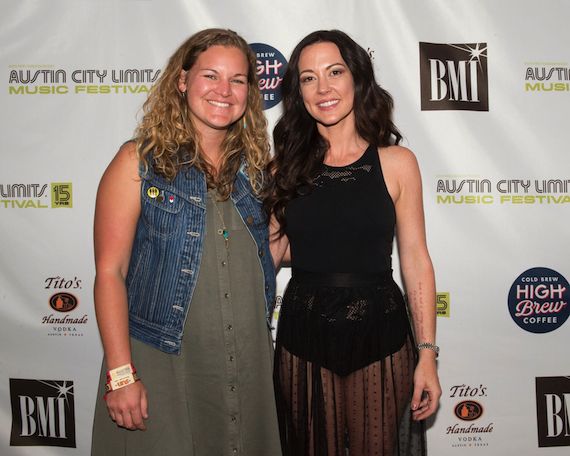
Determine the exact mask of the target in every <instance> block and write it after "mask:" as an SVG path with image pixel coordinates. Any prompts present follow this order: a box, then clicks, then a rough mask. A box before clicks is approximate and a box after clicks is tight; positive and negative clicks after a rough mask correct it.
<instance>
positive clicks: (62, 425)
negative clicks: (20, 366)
mask: <svg viewBox="0 0 570 456" xmlns="http://www.w3.org/2000/svg"><path fill="white" fill-rule="evenodd" d="M10 400H11V403H12V432H11V434H10V445H11V446H57V447H68V448H75V447H76V446H75V405H74V401H73V382H72V381H70V380H27V379H20V378H11V379H10Z"/></svg>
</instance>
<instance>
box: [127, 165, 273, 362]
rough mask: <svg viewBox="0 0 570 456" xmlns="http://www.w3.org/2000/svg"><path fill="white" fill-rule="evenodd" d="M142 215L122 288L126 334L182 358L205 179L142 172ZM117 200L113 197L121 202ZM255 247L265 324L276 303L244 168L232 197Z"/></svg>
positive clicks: (190, 173)
mask: <svg viewBox="0 0 570 456" xmlns="http://www.w3.org/2000/svg"><path fill="white" fill-rule="evenodd" d="M140 176H141V178H142V181H141V214H140V217H139V220H138V222H137V227H136V234H135V238H134V242H133V247H132V253H131V259H130V263H129V271H128V274H127V279H126V285H127V295H128V303H129V331H130V335H131V336H132V337H134V338H135V339H138V340H140V341H142V342H145V343H148V344H149V345H151V346H153V347H155V348H158V349H159V350H162V351H163V352H166V353H176V354H179V353H180V347H181V341H182V336H183V332H184V323H185V321H186V316H187V315H188V310H189V308H190V302H191V300H192V295H193V293H194V289H195V288H196V281H197V278H198V272H199V269H200V262H201V258H202V251H203V244H204V243H203V240H204V234H205V233H204V229H205V226H206V192H207V186H206V177H205V175H204V174H203V173H202V172H201V171H199V170H197V169H196V168H193V167H188V168H185V169H182V170H181V171H179V172H178V174H177V175H176V178H175V179H174V180H173V181H168V180H167V179H165V178H163V177H161V176H159V175H157V174H155V173H154V172H153V171H152V169H149V170H148V171H144V169H142V168H141V171H140ZM119 196H120V195H117V197H119ZM230 198H231V200H232V202H233V203H234V205H235V207H236V209H237V211H238V213H239V214H240V216H241V218H242V220H243V222H244V225H245V226H246V227H247V229H248V231H249V233H250V234H251V236H252V237H253V240H254V241H255V244H256V246H257V255H258V258H259V266H260V268H261V269H262V271H263V276H264V282H265V283H264V286H265V310H266V317H267V322H268V324H269V322H270V318H271V312H272V310H273V305H274V301H275V269H274V266H273V260H272V258H271V254H270V252H269V234H268V227H267V223H266V217H265V215H264V212H263V210H262V207H261V202H260V201H259V200H258V199H257V198H256V197H255V196H254V195H253V193H252V190H251V186H250V184H249V180H248V177H247V175H246V173H245V171H244V166H243V165H242V167H241V168H240V170H239V172H238V173H237V176H236V180H235V182H234V188H233V191H232V193H231V196H230Z"/></svg>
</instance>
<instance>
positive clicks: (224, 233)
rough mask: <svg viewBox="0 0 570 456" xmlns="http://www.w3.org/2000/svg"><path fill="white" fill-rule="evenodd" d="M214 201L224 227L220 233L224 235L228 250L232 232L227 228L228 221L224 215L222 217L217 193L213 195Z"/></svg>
mask: <svg viewBox="0 0 570 456" xmlns="http://www.w3.org/2000/svg"><path fill="white" fill-rule="evenodd" d="M212 202H213V203H214V207H215V208H216V212H217V213H218V217H219V219H220V222H222V229H221V230H218V234H219V235H221V236H223V237H224V242H225V244H226V250H227V249H228V248H229V245H230V232H229V231H228V229H227V228H226V223H225V222H224V217H222V213H221V212H220V209H219V208H218V204H217V203H216V195H212Z"/></svg>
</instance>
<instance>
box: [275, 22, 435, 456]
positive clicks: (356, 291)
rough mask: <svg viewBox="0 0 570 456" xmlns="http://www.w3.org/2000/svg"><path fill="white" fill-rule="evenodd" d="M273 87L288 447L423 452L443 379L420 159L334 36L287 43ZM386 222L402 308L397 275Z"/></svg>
mask: <svg viewBox="0 0 570 456" xmlns="http://www.w3.org/2000/svg"><path fill="white" fill-rule="evenodd" d="M282 94H283V102H284V112H283V115H282V117H281V118H280V120H279V121H278V123H277V125H276V127H275V129H274V142H275V156H274V159H273V161H272V163H271V164H270V169H271V175H272V180H271V182H270V186H269V187H270V188H269V191H268V194H267V197H266V199H265V206H266V209H267V210H268V212H269V214H270V215H271V217H272V232H273V235H272V238H271V249H272V254H273V257H274V261H275V264H276V265H279V264H280V263H281V261H282V259H283V258H285V259H290V262H291V266H292V278H291V281H290V282H289V284H288V286H287V289H286V291H285V294H284V297H283V302H282V305H281V311H280V315H279V326H278V331H277V343H276V355H275V370H274V379H275V382H276V397H277V410H278V415H279V419H280V430H281V442H282V448H283V451H284V454H285V455H290V456H293V455H295V456H300V455H311V456H324V455H326V456H345V455H346V454H350V455H351V456H366V455H384V456H388V455H389V456H394V455H398V456H410V455H413V456H417V455H424V454H425V452H426V448H425V430H424V426H423V422H422V421H421V420H423V419H425V418H427V417H428V416H430V415H431V414H433V413H434V412H435V410H436V409H437V406H438V401H439V397H440V396H441V388H440V385H439V380H438V376H437V370H436V356H437V354H438V351H439V349H438V347H437V346H436V345H435V285H434V273H433V267H432V263H431V260H430V257H429V253H428V250H427V247H426V239H425V228H424V215H423V207H422V206H423V204H422V191H421V178H420V173H419V169H418V165H417V162H416V159H415V157H414V155H413V153H412V152H411V151H410V150H408V149H406V148H404V147H401V146H399V145H398V143H399V142H400V140H401V138H402V137H401V135H400V133H399V132H398V130H397V129H396V127H395V126H394V124H393V122H392V108H393V103H392V98H391V96H390V95H389V94H388V93H387V92H386V91H385V90H384V89H382V88H381V87H380V86H379V85H378V84H377V83H376V81H375V77H374V71H373V67H372V63H371V60H370V57H369V55H368V54H367V52H366V51H365V50H364V49H363V48H362V47H360V46H359V45H358V44H356V43H355V42H354V41H353V40H352V39H351V38H350V37H349V36H347V35H346V34H345V33H343V32H340V31H337V30H332V31H318V32H314V33H311V34H310V35H308V36H307V37H305V38H304V39H303V40H302V41H301V42H300V43H299V44H298V45H297V46H296V47H295V49H294V51H293V53H292V55H291V59H290V60H289V66H288V69H287V72H286V74H285V76H284V80H283V85H282ZM395 231H396V234H397V240H398V252H399V258H400V264H401V270H402V277H403V280H404V285H405V288H406V290H407V296H408V306H409V309H407V307H408V306H406V303H405V301H404V298H403V296H402V293H401V291H400V289H399V287H398V286H397V285H396V283H395V282H394V281H393V279H392V269H391V253H392V244H393V239H394V234H395ZM408 310H409V311H410V313H411V316H412V321H413V330H412V325H411V324H410V321H409V317H408Z"/></svg>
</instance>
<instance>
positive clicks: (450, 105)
mask: <svg viewBox="0 0 570 456" xmlns="http://www.w3.org/2000/svg"><path fill="white" fill-rule="evenodd" d="M420 79H421V82H420V86H421V104H422V111H438V110H462V111H488V110H489V95H488V92H489V90H488V86H489V82H488V81H489V78H488V75H487V43H464V44H436V43H420Z"/></svg>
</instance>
